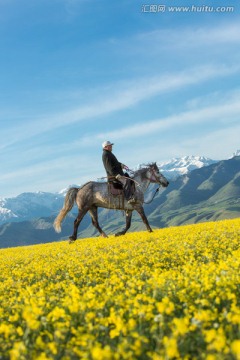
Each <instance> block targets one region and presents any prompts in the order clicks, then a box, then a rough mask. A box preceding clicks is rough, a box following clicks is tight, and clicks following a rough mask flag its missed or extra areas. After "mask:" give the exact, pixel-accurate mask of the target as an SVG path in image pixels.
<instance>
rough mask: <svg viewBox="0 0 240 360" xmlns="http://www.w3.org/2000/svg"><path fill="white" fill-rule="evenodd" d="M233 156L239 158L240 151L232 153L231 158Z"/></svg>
mask: <svg viewBox="0 0 240 360" xmlns="http://www.w3.org/2000/svg"><path fill="white" fill-rule="evenodd" d="M234 156H240V150H237V151H235V152H234V153H233V156H232V157H234Z"/></svg>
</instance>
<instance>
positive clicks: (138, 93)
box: [1, 65, 240, 148]
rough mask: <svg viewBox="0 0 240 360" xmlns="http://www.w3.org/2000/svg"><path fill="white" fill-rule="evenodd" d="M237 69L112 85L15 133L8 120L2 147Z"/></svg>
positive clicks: (202, 69) (196, 71)
mask: <svg viewBox="0 0 240 360" xmlns="http://www.w3.org/2000/svg"><path fill="white" fill-rule="evenodd" d="M239 70H240V66H238V65H237V66H233V67H228V66H225V65H222V66H219V65H218V66H217V65H214V66H201V67H197V68H192V69H188V70H185V71H182V72H178V73H171V74H165V75H162V76H156V77H150V78H144V79H136V80H135V81H131V82H126V83H125V84H124V85H123V84H121V85H119V87H118V86H117V85H116V84H115V87H116V89H114V88H111V89H109V90H108V91H106V93H104V94H102V91H101V89H99V93H100V94H101V95H100V96H99V98H98V99H97V100H96V101H92V102H91V103H89V104H85V105H82V106H81V107H78V108H75V109H72V110H69V111H66V112H65V113H59V114H54V115H52V114H50V115H46V116H44V117H40V118H34V117H33V119H32V120H31V121H26V122H25V123H24V126H23V125H22V124H20V125H19V126H14V131H13V129H12V126H11V121H9V122H8V124H6V127H5V128H3V129H2V131H1V136H2V139H3V141H2V144H1V148H4V147H9V146H10V145H12V144H14V143H15V142H19V141H22V140H24V139H26V138H29V137H32V136H36V135H39V134H41V133H44V132H49V131H52V130H54V129H57V128H59V127H63V126H68V125H69V124H73V123H78V122H82V121H87V120H89V119H94V120H96V118H98V117H101V116H103V115H109V114H111V113H114V112H117V111H120V110H123V109H127V108H130V107H132V106H134V105H136V104H138V103H140V102H142V101H147V100H148V99H150V98H152V97H154V96H156V95H158V94H161V93H166V92H169V91H177V90H178V91H179V90H180V89H182V88H184V87H187V86H191V85H195V84H199V83H202V82H204V81H209V80H211V79H213V78H219V77H224V76H228V75H231V74H237V73H239ZM149 126H150V125H149ZM151 126H152V127H153V129H154V127H155V126H156V124H155V125H154V124H152V125H151ZM158 126H159V125H158ZM162 126H164V125H162ZM133 130H135V129H133ZM138 131H141V128H139V130H138ZM10 134H11V135H10ZM4 140H5V141H4Z"/></svg>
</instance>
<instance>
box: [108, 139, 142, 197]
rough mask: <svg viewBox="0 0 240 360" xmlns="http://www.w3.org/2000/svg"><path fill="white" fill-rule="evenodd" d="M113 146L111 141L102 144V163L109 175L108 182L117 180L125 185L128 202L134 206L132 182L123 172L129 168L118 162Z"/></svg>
mask: <svg viewBox="0 0 240 360" xmlns="http://www.w3.org/2000/svg"><path fill="white" fill-rule="evenodd" d="M112 146H113V143H111V142H110V141H104V142H103V143H102V147H103V154H102V161H103V165H104V167H105V170H106V173H107V177H108V181H113V180H114V179H117V180H118V181H119V182H120V183H121V184H122V185H123V190H124V195H125V198H126V200H127V201H128V203H129V204H132V203H134V202H135V199H134V198H133V197H132V189H131V181H130V180H128V179H126V175H125V174H124V172H123V169H126V170H127V169H128V167H127V166H126V165H124V164H122V163H120V162H119V161H118V160H117V158H116V156H115V155H114V154H113V153H112Z"/></svg>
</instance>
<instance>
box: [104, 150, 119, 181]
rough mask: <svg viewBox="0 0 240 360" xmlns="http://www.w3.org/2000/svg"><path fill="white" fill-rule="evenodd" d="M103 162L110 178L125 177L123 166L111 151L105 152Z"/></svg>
mask: <svg viewBox="0 0 240 360" xmlns="http://www.w3.org/2000/svg"><path fill="white" fill-rule="evenodd" d="M102 161H103V165H104V167H105V170H106V173H107V176H108V177H112V176H117V175H118V174H119V175H124V173H123V169H122V164H121V163H120V162H119V161H118V160H117V158H116V156H115V155H113V153H112V152H111V151H108V150H106V149H104V150H103V154H102Z"/></svg>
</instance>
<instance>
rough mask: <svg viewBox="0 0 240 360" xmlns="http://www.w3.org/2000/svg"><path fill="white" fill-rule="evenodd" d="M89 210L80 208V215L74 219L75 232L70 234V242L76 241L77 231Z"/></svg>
mask: <svg viewBox="0 0 240 360" xmlns="http://www.w3.org/2000/svg"><path fill="white" fill-rule="evenodd" d="M88 210H89V209H88V208H83V209H79V211H78V216H77V217H76V219H75V220H74V228H73V234H72V236H69V240H70V242H71V241H75V240H76V239H77V231H78V227H79V224H80V222H81V221H82V219H83V217H84V216H85V215H86V213H87V212H88Z"/></svg>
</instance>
